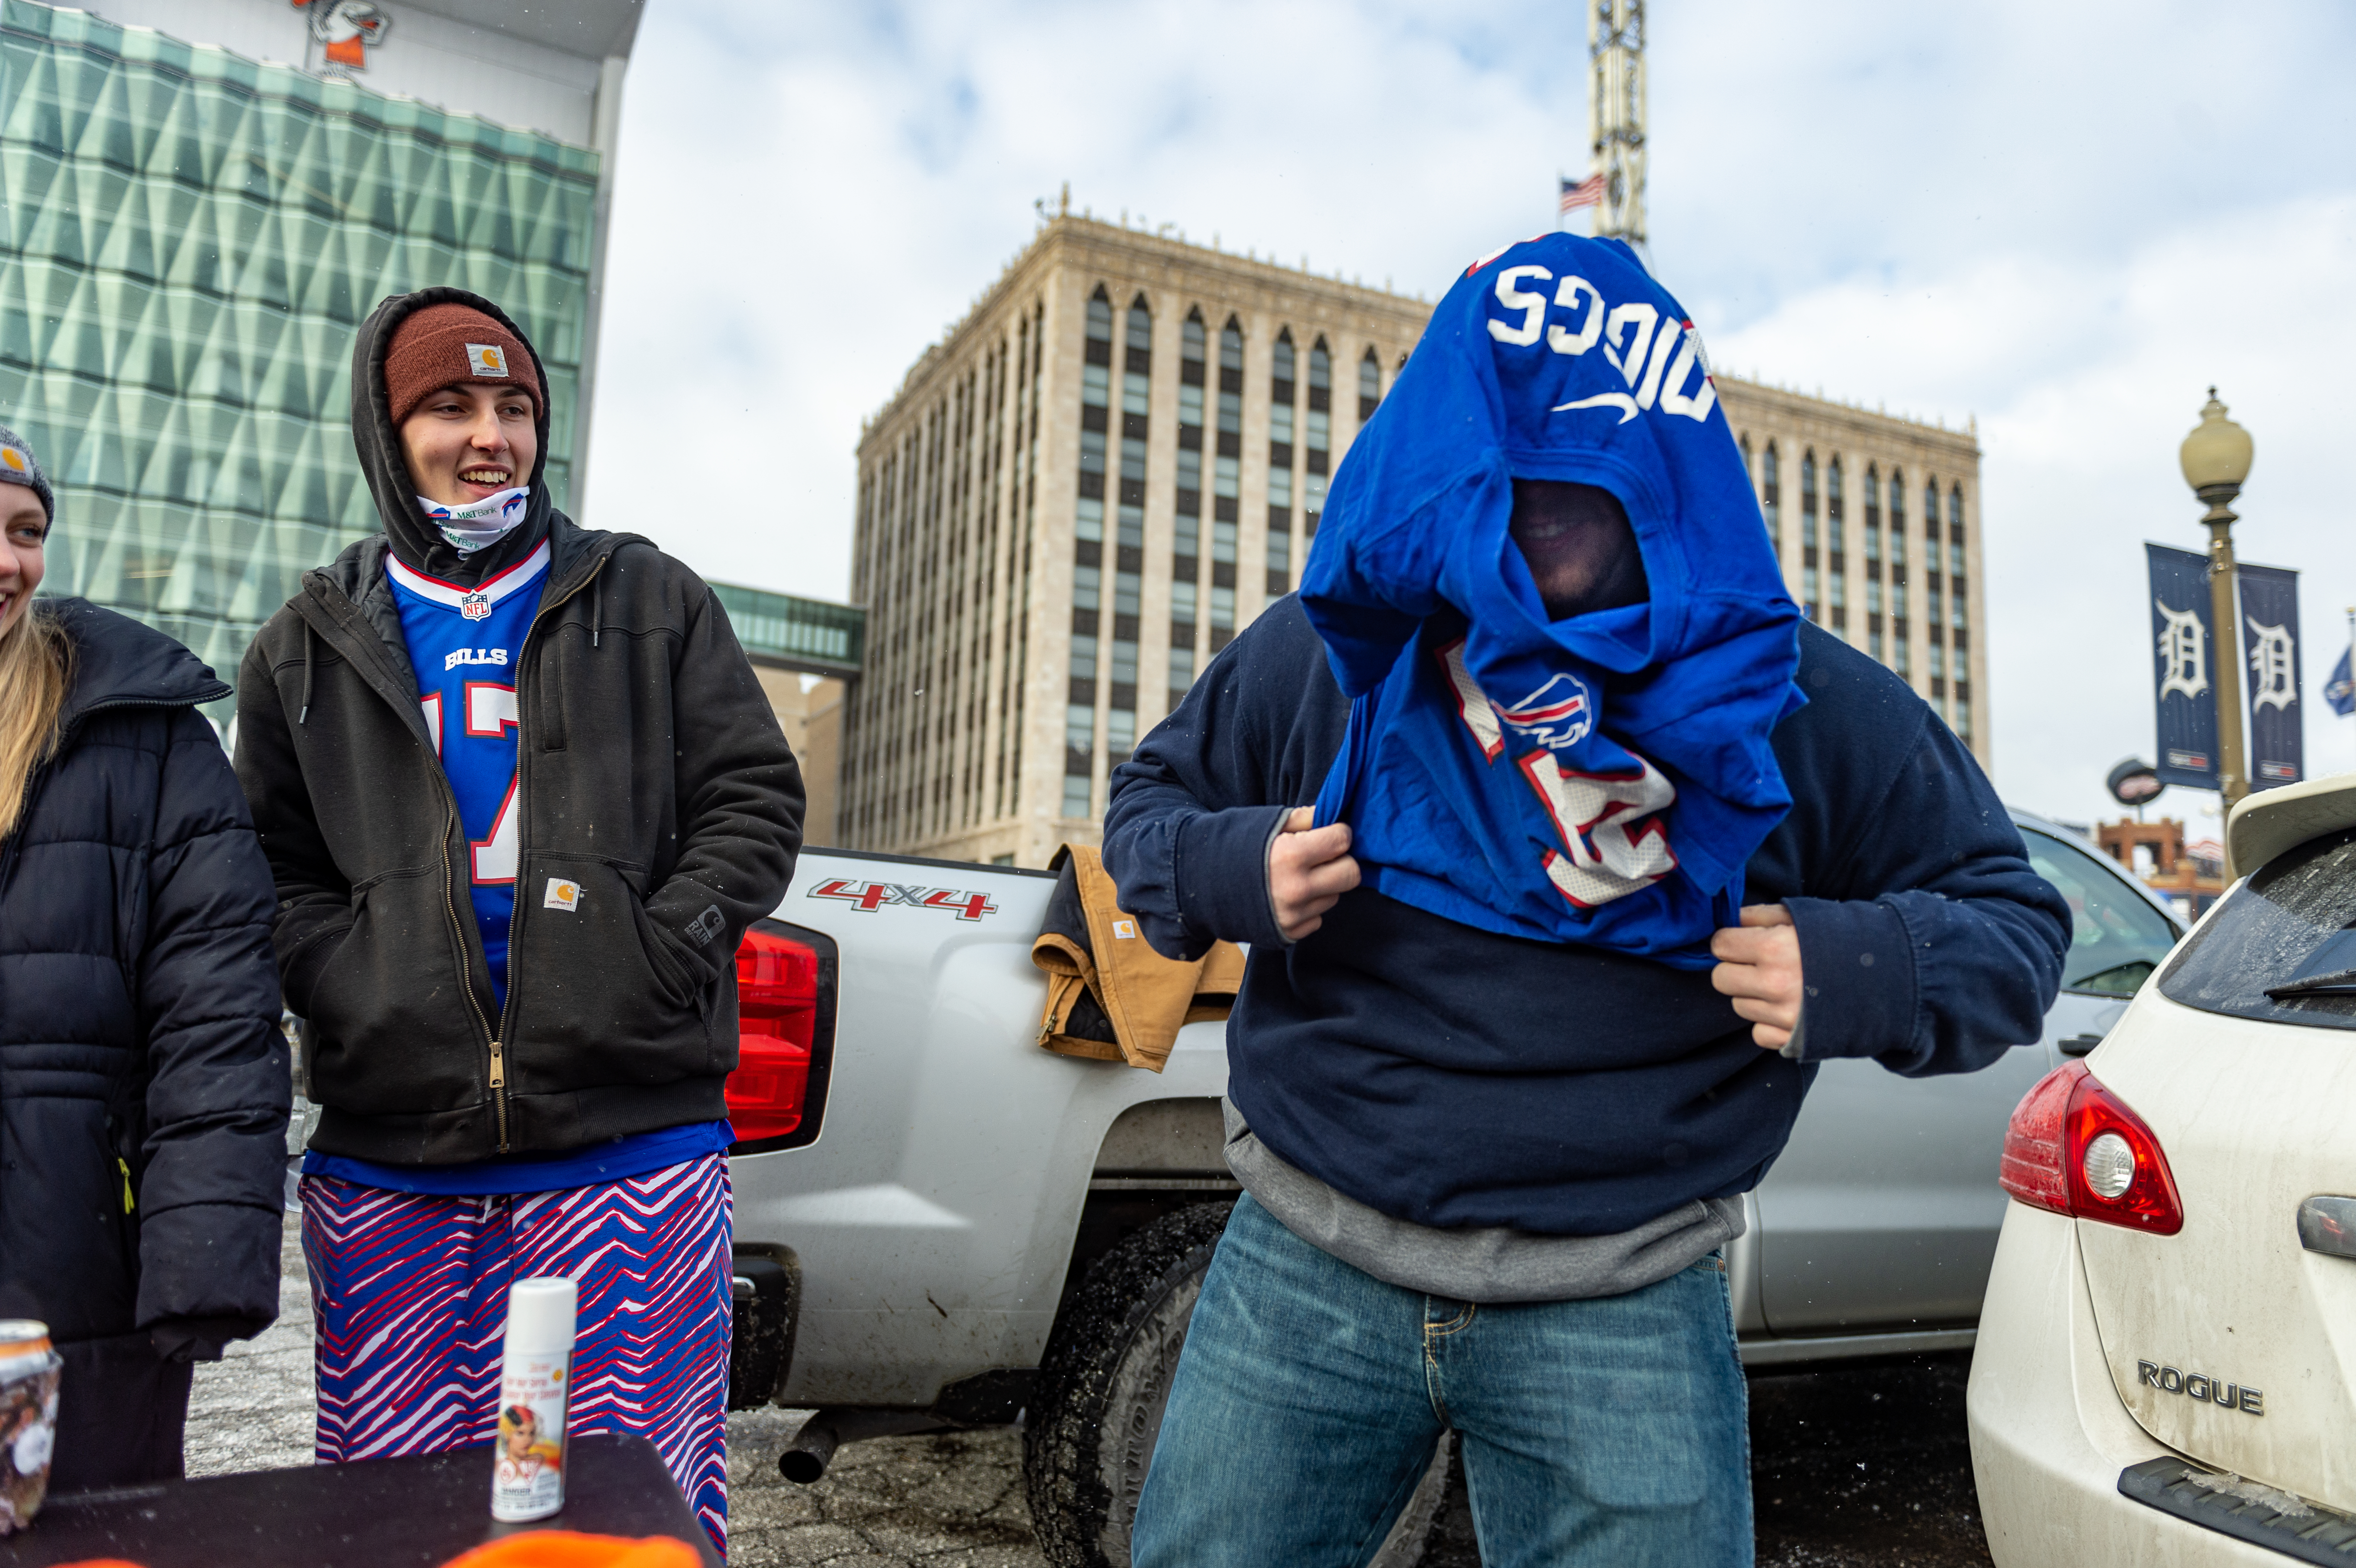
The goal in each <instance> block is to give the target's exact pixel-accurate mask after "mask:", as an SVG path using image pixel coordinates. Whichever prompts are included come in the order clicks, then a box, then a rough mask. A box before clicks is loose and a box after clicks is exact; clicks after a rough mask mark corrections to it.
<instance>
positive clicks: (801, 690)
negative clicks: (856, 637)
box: [753, 656, 845, 845]
mask: <svg viewBox="0 0 2356 1568" xmlns="http://www.w3.org/2000/svg"><path fill="white" fill-rule="evenodd" d="M753 674H754V675H755V677H758V678H759V680H760V682H761V690H762V691H763V692H764V693H766V695H767V697H768V699H769V706H770V708H771V709H775V710H776V715H777V728H779V729H780V730H782V731H785V734H786V743H787V745H789V746H791V747H792V748H793V749H794V761H795V762H796V763H799V764H800V765H801V770H802V791H803V795H804V802H803V806H802V842H803V843H805V844H825V845H837V844H840V843H841V837H840V835H839V834H838V832H837V829H836V825H835V790H836V788H837V786H838V785H839V784H840V783H841V773H842V699H843V697H844V695H845V692H844V687H843V683H842V682H841V681H840V680H836V679H833V678H831V677H817V676H809V675H804V674H802V673H800V672H799V671H797V670H792V669H779V668H776V667H771V666H769V665H767V664H765V663H763V662H761V661H760V659H759V658H758V657H757V656H756V657H755V661H754V665H753Z"/></svg>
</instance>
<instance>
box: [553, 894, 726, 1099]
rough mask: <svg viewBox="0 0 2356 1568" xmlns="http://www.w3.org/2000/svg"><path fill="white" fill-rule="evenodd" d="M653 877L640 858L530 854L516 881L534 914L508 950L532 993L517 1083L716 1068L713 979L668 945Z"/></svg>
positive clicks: (568, 1083) (570, 1082) (645, 1077)
mask: <svg viewBox="0 0 2356 1568" xmlns="http://www.w3.org/2000/svg"><path fill="white" fill-rule="evenodd" d="M643 880H644V874H643V873H642V872H641V871H639V870H638V869H637V868H636V867H628V868H625V867H622V866H617V865H616V864H614V863H613V862H610V861H606V860H600V859H593V858H591V857H588V856H552V855H551V856H542V855H535V856H533V857H532V858H531V864H530V867H529V868H528V869H527V875H526V878H525V880H522V881H521V882H520V883H519V885H518V888H517V890H516V891H517V894H518V896H519V898H522V899H525V900H528V901H530V904H531V905H532V910H531V915H532V918H531V919H530V920H529V921H527V922H524V923H522V926H521V934H520V937H519V941H520V944H521V945H520V947H519V949H518V950H516V951H515V952H514V953H512V954H510V955H509V964H510V965H511V971H510V972H511V973H512V974H513V975H514V976H516V977H517V978H516V984H517V985H518V987H519V990H518V992H517V994H518V996H519V997H521V998H522V1000H521V1004H520V1010H519V1014H518V1020H517V1030H516V1033H517V1039H518V1042H519V1044H518V1052H517V1056H516V1059H515V1060H516V1062H517V1067H516V1072H517V1076H516V1077H515V1078H514V1079H513V1080H511V1082H512V1083H514V1084H515V1086H516V1088H517V1090H518V1092H519V1093H550V1092H561V1091H569V1090H575V1089H581V1088H589V1087H609V1086H616V1085H620V1084H626V1083H648V1084H652V1083H674V1082H676V1081H678V1080H679V1079H681V1078H692V1077H701V1076H704V1075H706V1074H707V1073H708V1072H710V1071H711V1067H710V1063H711V1059H712V1050H711V1029H710V1026H709V1022H708V1016H709V1014H710V1012H711V1002H710V999H709V996H708V993H709V992H710V990H711V987H701V986H697V985H695V984H694V983H693V982H692V980H691V979H690V978H689V977H688V976H686V975H685V974H684V973H683V972H682V970H681V968H680V965H679V964H678V962H677V961H676V960H675V959H674V958H673V957H672V956H671V955H669V954H668V953H666V952H665V951H664V950H663V946H662V938H661V935H660V933H659V932H658V931H657V930H656V929H655V925H654V923H653V921H651V920H650V919H648V915H647V912H646V905H645V901H644V899H643V898H642V896H641V894H640V892H639V887H638V884H639V883H640V882H641V881H643ZM552 883H557V884H560V885H559V886H556V887H552V886H551V884H552ZM564 883H570V884H571V887H572V890H573V891H571V892H570V893H569V894H567V893H566V892H565V891H564V889H563V888H562V885H561V884H564ZM568 904H569V907H567V906H568Z"/></svg>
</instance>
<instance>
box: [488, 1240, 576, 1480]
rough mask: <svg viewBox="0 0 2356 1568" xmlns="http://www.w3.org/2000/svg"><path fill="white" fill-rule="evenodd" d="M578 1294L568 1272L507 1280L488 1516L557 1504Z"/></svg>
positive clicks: (571, 1381)
mask: <svg viewBox="0 0 2356 1568" xmlns="http://www.w3.org/2000/svg"><path fill="white" fill-rule="evenodd" d="M579 1299H580V1296H579V1292H578V1290H577V1289H576V1288H575V1286H574V1285H573V1282H572V1281H571V1280H569V1279H519V1280H518V1281H516V1282H515V1284H513V1285H509V1287H508V1331H507V1338H506V1340H505V1342H504V1344H503V1345H502V1347H501V1361H500V1370H499V1437H498V1444H497V1445H496V1448H495V1456H494V1458H493V1461H492V1467H491V1517H492V1518H493V1519H497V1520H509V1521H515V1520H530V1519H546V1518H547V1517H548V1516H549V1515H550V1514H552V1513H554V1512H556V1511H557V1510H558V1509H561V1508H562V1507H563V1506H564V1417H565V1406H566V1404H567V1403H569V1402H570V1399H571V1396H572V1392H573V1314H574V1312H575V1309H576V1307H577V1306H578V1304H579Z"/></svg>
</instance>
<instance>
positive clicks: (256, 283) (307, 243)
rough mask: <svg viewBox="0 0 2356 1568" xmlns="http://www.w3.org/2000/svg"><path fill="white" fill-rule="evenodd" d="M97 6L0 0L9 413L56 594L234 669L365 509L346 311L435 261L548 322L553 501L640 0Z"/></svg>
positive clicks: (427, 270) (196, 0)
mask: <svg viewBox="0 0 2356 1568" xmlns="http://www.w3.org/2000/svg"><path fill="white" fill-rule="evenodd" d="M93 3H94V5H95V9H94V10H73V9H67V8H62V7H51V6H48V5H40V4H37V3H36V0H0V225H5V244H0V421H5V422H6V423H8V424H11V425H13V426H15V427H16V429H17V430H19V431H20V432H23V433H24V434H25V436H26V437H27V439H28V440H30V441H31V442H32V443H33V444H34V446H35V447H36V448H37V450H38V451H39V453H41V456H42V459H43V461H44V462H45V463H47V464H48V466H49V469H50V471H51V473H52V474H54V475H56V477H57V488H58V500H59V514H60V517H61V521H62V526H61V528H60V529H59V533H58V535H57V540H56V543H55V545H54V546H53V547H52V549H51V552H50V559H49V579H48V591H49V592H55V593H76V594H82V595H86V596H88V597H89V598H91V599H94V600H96V601H97V602H98V603H102V604H105V605H109V606H111V607H112V608H115V609H118V610H121V611H123V612H125V613H130V614H133V615H136V616H138V617H140V618H141V619H143V620H145V621H147V622H149V623H151V624H155V625H156V626H159V627H161V628H162V629H164V630H165V631H166V632H169V633H171V634H172V635H175V636H177V637H179V638H180V639H182V640H183V641H185V642H186V643H187V644H188V645H189V646H191V647H192V648H194V649H195V650H196V652H197V654H198V656H199V657H201V658H203V659H204V660H205V661H206V662H207V663H209V664H210V665H212V666H213V667H215V668H216V669H217V670H220V671H222V672H223V673H229V672H231V671H233V670H234V669H235V667H236V666H237V663H238V660H239V658H240V657H241V656H242V654H243V652H244V649H245V645H246V644H247V642H248V641H249V640H250V639H251V638H252V635H253V633H254V631H255V629H256V628H257V627H258V626H259V625H260V624H261V623H262V621H263V620H264V619H265V618H267V617H268V616H269V615H270V613H272V612H273V611H274V610H275V609H276V608H277V607H278V606H279V605H280V604H281V603H284V601H285V600H286V599H287V598H288V596H289V595H291V594H292V593H293V592H295V588H296V586H297V583H298V580H299V578H300V575H301V573H302V571H304V570H305V568H308V567H311V566H315V565H317V564H319V563H321V562H323V561H326V560H329V559H331V558H332V557H333V556H334V555H335V553H336V552H337V550H338V549H341V548H342V547H343V546H344V545H345V544H347V543H348V542H349V541H350V540H352V539H357V538H359V536H361V535H362V534H364V533H368V532H372V531H374V530H375V529H376V528H377V527H378V526H379V525H378V522H377V517H376V512H375V508H374V507H373V505H372V504H371V502H370V500H369V492H368V487H367V485H366V484H365V482H364V481H363V480H362V478H361V475H360V471H359V465H358V464H357V462H356V461H355V460H354V458H353V454H352V449H351V434H350V425H349V411H350V392H349V372H350V361H351V350H352V342H353V335H354V332H355V330H356V329H357V328H358V326H359V323H360V321H361V320H362V318H364V317H365V316H366V315H368V313H369V311H370V310H372V309H374V308H375V306H376V304H377V303H378V301H380V300H381V299H383V298H384V297H385V296H386V295H388V294H395V293H403V292H406V291H408V290H411V289H415V288H419V287H423V286H424V285H427V284H431V283H455V284H459V285H461V286H464V287H466V288H470V289H473V290H475V291H477V293H482V294H485V295H487V296H488V297H490V298H492V299H494V300H497V301H498V302H499V303H500V304H501V305H502V306H503V307H505V308H506V309H507V310H508V312H509V314H510V315H514V316H515V317H516V319H517V320H518V321H519V323H520V324H521V325H522V326H523V328H524V330H525V331H526V332H527V333H528V334H529V335H530V337H531V339H532V342H533V344H534V346H535V347H538V348H539V350H540V352H541V355H542V357H543V358H544V359H545V362H546V367H547V371H548V376H549V380H550V392H551V402H552V413H553V416H554V417H553V423H552V430H551V432H550V450H549V453H548V469H547V482H548V485H549V486H550V488H551V490H552V492H553V494H554V496H555V498H556V500H557V504H558V505H559V506H564V505H566V504H567V502H568V500H569V498H570V497H571V496H573V495H574V494H575V493H577V490H578V486H579V484H580V479H581V458H582V447H583V441H584V433H585V432H586V428H587V424H588V416H589V406H590V402H591V399H592V395H593V391H594V389H593V387H592V384H591V371H592V368H593V367H594V363H595V357H596V333H597V314H598V310H597V307H598V291H599V287H600V282H601V275H602V256H603V249H604V222H605V212H606V210H607V205H608V200H607V197H608V190H609V181H610V175H611V157H612V153H613V148H614V133H615V128H616V121H617V118H618V115H619V110H620V100H619V94H620V90H621V84H622V79H623V74H624V67H625V63H626V59H627V56H628V53H629V49H630V45H631V42H632V40H633V38H634V37H635V35H636V32H637V19H638V14H639V7H638V5H637V3H636V0H568V3H567V4H566V5H562V6H537V5H523V4H520V3H519V0H491V3H488V4H461V3H459V0H402V3H397V4H396V3H392V0H387V3H385V4H375V3H372V0H311V3H310V4H308V5H288V4H287V0H93ZM228 707H229V705H228V704H226V703H224V704H221V705H220V709H221V711H220V713H219V714H217V717H220V718H226V717H227V709H228Z"/></svg>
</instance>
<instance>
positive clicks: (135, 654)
mask: <svg viewBox="0 0 2356 1568" xmlns="http://www.w3.org/2000/svg"><path fill="white" fill-rule="evenodd" d="M47 609H48V613H49V614H51V615H53V616H55V617H56V618H57V624H58V627H59V630H60V631H62V632H64V633H65V635H66V637H67V640H68V641H70V642H71V643H72V644H73V667H72V670H71V672H70V675H69V677H68V680H67V686H66V700H65V707H64V709H63V710H62V711H61V712H60V713H59V724H60V726H62V727H63V728H66V729H69V730H70V729H71V728H73V726H74V725H75V724H77V723H79V722H80V720H81V718H82V716H83V715H84V714H87V713H89V712H90V711H91V709H95V708H102V707H123V706H128V705H132V704H152V705H154V706H155V707H159V708H193V707H195V706H196V705H197V704H198V703H200V702H218V701H220V699H222V698H224V697H227V696H229V695H230V687H229V683H228V682H227V681H224V680H222V679H220V677H217V676H215V675H214V674H213V672H212V669H211V667H209V666H208V665H207V664H206V663H205V662H204V661H203V660H202V659H199V658H198V657H197V656H196V655H194V654H192V653H190V652H189V651H188V650H187V648H186V647H184V646H182V645H180V644H179V643H178V642H177V641H176V640H175V639H173V638H171V637H168V636H166V635H164V634H163V633H161V632H159V631H157V630H155V627H153V626H150V625H146V624H143V623H141V622H138V621H134V620H133V619H132V618H131V617H130V616H128V615H121V614H117V613H115V612H113V611H112V610H105V609H101V608H100V607H99V606H98V605H95V604H93V603H91V602H90V601H89V600H87V599H54V600H49V601H48V602H47Z"/></svg>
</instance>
